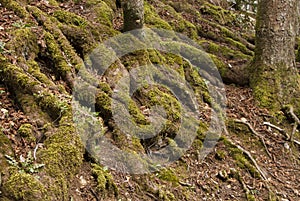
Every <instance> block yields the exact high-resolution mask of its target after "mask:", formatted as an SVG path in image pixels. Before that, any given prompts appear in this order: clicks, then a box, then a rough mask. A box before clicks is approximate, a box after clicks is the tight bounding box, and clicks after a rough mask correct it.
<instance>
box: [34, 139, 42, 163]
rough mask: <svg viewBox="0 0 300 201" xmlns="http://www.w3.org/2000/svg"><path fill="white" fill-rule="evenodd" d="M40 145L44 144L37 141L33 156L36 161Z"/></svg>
mask: <svg viewBox="0 0 300 201" xmlns="http://www.w3.org/2000/svg"><path fill="white" fill-rule="evenodd" d="M39 146H42V143H37V144H36V146H35V148H34V150H33V158H34V160H35V161H36V152H37V150H38V148H39Z"/></svg>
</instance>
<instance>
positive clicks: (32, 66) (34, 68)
mask: <svg viewBox="0 0 300 201" xmlns="http://www.w3.org/2000/svg"><path fill="white" fill-rule="evenodd" d="M26 64H27V65H28V73H30V75H32V76H34V77H35V78H36V79H38V80H39V81H40V82H42V83H44V84H46V85H47V86H53V85H54V83H53V82H51V81H50V79H49V78H48V77H47V76H46V75H45V74H44V73H41V71H40V67H39V64H38V63H37V62H36V61H34V60H28V61H27V62H26Z"/></svg>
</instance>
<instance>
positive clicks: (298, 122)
mask: <svg viewBox="0 0 300 201" xmlns="http://www.w3.org/2000/svg"><path fill="white" fill-rule="evenodd" d="M289 113H290V114H291V115H292V117H293V119H294V121H295V122H296V123H297V124H298V125H299V124H300V120H299V118H298V117H297V116H296V115H295V113H294V108H293V106H290V110H289Z"/></svg>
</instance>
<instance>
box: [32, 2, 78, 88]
mask: <svg viewBox="0 0 300 201" xmlns="http://www.w3.org/2000/svg"><path fill="white" fill-rule="evenodd" d="M27 8H28V10H29V11H30V12H31V13H32V15H33V16H34V17H35V18H36V20H37V21H38V22H39V23H41V24H42V25H43V26H44V28H45V30H46V31H45V32H44V33H43V35H44V36H45V38H44V40H45V41H46V42H47V43H48V44H46V45H47V51H48V48H49V47H50V48H51V50H50V52H48V53H49V54H50V55H51V56H55V59H54V60H53V61H54V62H58V63H56V66H58V70H63V71H65V72H64V73H66V70H68V69H70V68H71V67H74V68H75V69H76V70H79V69H80V68H81V67H82V60H81V59H80V58H79V56H78V55H77V54H76V52H75V51H74V48H73V47H72V46H71V44H70V42H69V41H68V40H67V38H66V37H65V35H64V34H63V33H62V31H61V30H60V29H59V27H61V24H60V23H59V21H58V20H57V19H56V18H54V17H50V16H48V15H47V14H46V13H44V12H42V11H41V10H40V9H38V8H37V7H34V6H28V7H27ZM70 26H71V25H70ZM48 45H49V47H48ZM52 54H53V55H52ZM62 54H63V55H62ZM47 56H49V55H46V57H47ZM62 57H63V59H65V61H62V60H61V58H62ZM50 59H52V58H51V57H50ZM66 63H67V65H66ZM68 77H71V76H68ZM69 81H70V80H69ZM68 84H70V83H68Z"/></svg>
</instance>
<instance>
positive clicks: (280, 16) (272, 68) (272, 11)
mask: <svg viewBox="0 0 300 201" xmlns="http://www.w3.org/2000/svg"><path fill="white" fill-rule="evenodd" d="M297 1H298V0H261V1H260V2H259V4H258V12H257V19H256V20H257V21H256V49H255V57H254V60H253V63H252V65H251V66H250V86H251V87H252V88H253V90H254V95H255V96H256V98H257V99H258V100H259V102H260V103H261V105H262V106H264V107H268V108H270V109H274V110H278V109H280V107H281V106H283V105H284V104H290V103H292V104H293V103H297V101H296V98H297V94H298V92H299V80H298V73H297V70H296V66H295V52H294V45H295V39H296V33H297V30H298V28H297V17H298V16H297V4H298V2H297Z"/></svg>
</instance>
